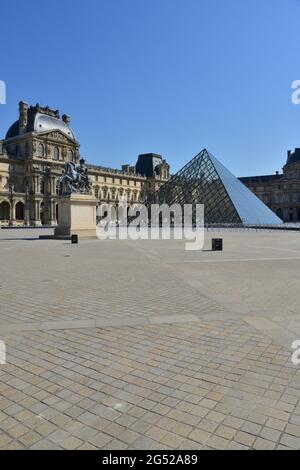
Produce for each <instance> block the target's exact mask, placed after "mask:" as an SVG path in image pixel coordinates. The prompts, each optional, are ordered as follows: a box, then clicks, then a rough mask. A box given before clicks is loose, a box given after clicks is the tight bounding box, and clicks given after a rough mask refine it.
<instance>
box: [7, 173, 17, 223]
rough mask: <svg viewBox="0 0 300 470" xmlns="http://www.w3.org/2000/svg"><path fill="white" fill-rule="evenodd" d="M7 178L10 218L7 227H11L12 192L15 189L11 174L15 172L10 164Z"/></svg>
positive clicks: (12, 210) (12, 213)
mask: <svg viewBox="0 0 300 470" xmlns="http://www.w3.org/2000/svg"><path fill="white" fill-rule="evenodd" d="M8 171H9V176H8V190H9V198H10V217H9V226H10V227H12V226H13V220H14V207H13V202H14V200H13V192H14V189H15V179H14V175H13V172H14V171H15V167H14V165H12V164H10V165H9V167H8Z"/></svg>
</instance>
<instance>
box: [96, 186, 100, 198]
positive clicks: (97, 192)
mask: <svg viewBox="0 0 300 470" xmlns="http://www.w3.org/2000/svg"><path fill="white" fill-rule="evenodd" d="M95 197H96V198H97V199H98V197H99V186H95Z"/></svg>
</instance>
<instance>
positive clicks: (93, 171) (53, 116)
mask: <svg viewBox="0 0 300 470" xmlns="http://www.w3.org/2000/svg"><path fill="white" fill-rule="evenodd" d="M79 149H80V145H79V142H78V141H77V139H76V137H75V135H74V133H73V131H72V129H71V127H70V116H68V115H67V114H64V115H63V116H62V117H60V114H59V111H58V110H53V109H50V108H49V107H41V106H40V105H39V104H37V105H36V106H30V107H29V106H28V104H27V103H25V102H23V101H21V102H20V103H19V119H18V120H17V121H16V122H15V123H14V124H12V126H11V127H10V128H9V129H8V131H7V134H6V136H5V139H4V140H2V141H0V225H25V226H40V225H47V226H51V225H56V222H57V192H56V180H57V177H58V176H60V175H62V173H63V172H64V165H65V162H67V161H73V162H75V163H79V160H80V150H79ZM87 166H88V168H89V175H90V176H91V178H92V182H93V192H94V194H95V196H96V197H97V199H98V200H99V204H100V203H102V202H111V203H114V204H115V205H116V207H117V206H118V201H119V199H120V198H121V197H122V198H123V197H124V196H125V195H126V197H127V200H128V202H129V203H134V202H138V201H141V200H143V199H144V198H145V197H147V195H148V194H149V193H151V192H152V191H155V190H156V189H158V188H159V186H160V185H161V184H163V183H164V182H165V181H166V180H167V179H168V178H169V165H168V163H167V162H166V161H165V160H163V158H162V157H161V156H160V155H156V154H145V155H140V156H139V159H138V163H137V165H136V166H130V165H123V166H122V169H120V170H118V169H112V168H106V167H102V166H97V165H89V164H88V163H87Z"/></svg>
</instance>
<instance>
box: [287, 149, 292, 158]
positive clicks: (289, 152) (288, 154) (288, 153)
mask: <svg viewBox="0 0 300 470" xmlns="http://www.w3.org/2000/svg"><path fill="white" fill-rule="evenodd" d="M291 153H292V152H291V151H290V150H288V152H287V156H288V158H290V156H291Z"/></svg>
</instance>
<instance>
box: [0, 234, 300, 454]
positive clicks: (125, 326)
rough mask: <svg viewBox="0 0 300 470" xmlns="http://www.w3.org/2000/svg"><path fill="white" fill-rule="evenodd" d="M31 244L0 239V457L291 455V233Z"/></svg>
mask: <svg viewBox="0 0 300 470" xmlns="http://www.w3.org/2000/svg"><path fill="white" fill-rule="evenodd" d="M2 232H5V233H4V234H3V233H2ZM16 232H18V233H16ZM39 233H40V231H38V230H33V231H30V234H29V231H9V230H5V231H4V230H3V231H2V230H0V252H1V263H2V270H1V273H0V293H1V303H0V339H3V340H5V341H6V346H7V364H6V365H2V366H0V448H1V449H284V448H289V449H300V405H299V393H300V374H299V372H300V369H299V367H297V366H295V365H293V364H292V362H291V352H292V351H291V348H290V341H291V339H292V338H296V337H297V335H298V332H299V334H300V319H299V318H298V315H299V314H298V305H299V300H300V299H299V293H298V291H299V289H297V288H296V286H297V283H298V278H299V274H298V273H299V260H298V259H296V258H297V256H299V255H300V253H299V251H300V247H299V246H298V245H299V242H298V237H299V235H298V234H297V233H268V232H266V233H264V232H263V233H252V232H250V233H249V232H245V233H244V232H240V233H239V232H232V233H231V232H224V233H222V236H223V237H224V247H225V250H224V252H221V253H212V252H209V251H204V252H194V253H191V252H186V251H185V250H184V245H183V243H182V242H180V241H171V242H163V241H155V242H147V241H143V242H130V241H124V242H113V241H107V242H106V241H105V242H104V243H103V242H100V241H98V240H96V241H80V243H79V245H71V244H69V243H66V242H62V241H49V240H35V239H34V238H37V237H38V234H39ZM43 233H45V232H43ZM29 235H30V236H29ZM207 235H208V238H209V236H210V234H207ZM214 235H216V233H214ZM16 238H18V239H16ZM26 238H28V239H26ZM30 238H33V239H30ZM207 243H208V244H209V240H207ZM289 256H291V259H292V260H293V261H292V262H290V261H289V260H288V259H287V258H288V257H289ZM293 257H295V259H293ZM272 291H273V297H272V296H271V292H272ZM263 299H265V301H263ZM299 337H300V336H299Z"/></svg>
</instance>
